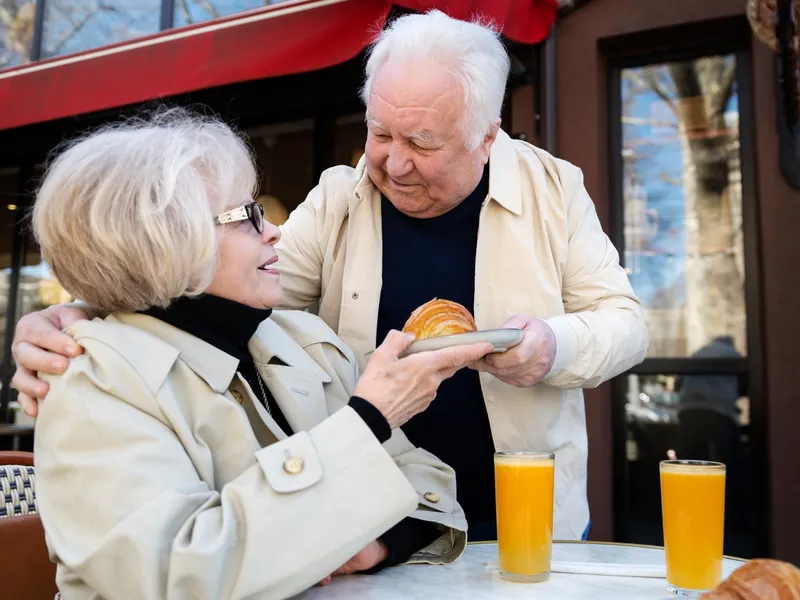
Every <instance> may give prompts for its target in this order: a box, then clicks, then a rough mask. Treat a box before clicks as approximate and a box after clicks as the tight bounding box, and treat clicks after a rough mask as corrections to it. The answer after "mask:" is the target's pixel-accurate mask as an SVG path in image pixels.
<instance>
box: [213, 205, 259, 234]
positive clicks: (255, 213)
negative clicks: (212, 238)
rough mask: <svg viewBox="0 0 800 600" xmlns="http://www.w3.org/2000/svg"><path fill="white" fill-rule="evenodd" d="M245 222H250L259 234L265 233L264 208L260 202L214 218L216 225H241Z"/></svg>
mask: <svg viewBox="0 0 800 600" xmlns="http://www.w3.org/2000/svg"><path fill="white" fill-rule="evenodd" d="M245 220H249V221H250V222H251V223H252V224H253V227H255V229H256V231H257V232H258V233H264V207H263V206H261V205H260V204H259V203H258V202H251V203H250V204H245V205H244V206H239V207H238V208H234V209H233V210H229V211H226V212H224V213H222V214H220V215H217V216H216V217H214V223H215V224H216V225H225V224H227V223H239V222H241V221H245Z"/></svg>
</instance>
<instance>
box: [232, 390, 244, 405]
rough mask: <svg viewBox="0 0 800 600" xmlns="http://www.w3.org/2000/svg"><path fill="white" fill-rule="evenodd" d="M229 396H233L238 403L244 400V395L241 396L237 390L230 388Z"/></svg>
mask: <svg viewBox="0 0 800 600" xmlns="http://www.w3.org/2000/svg"><path fill="white" fill-rule="evenodd" d="M231 396H233V399H234V400H236V401H237V402H238V403H239V404H241V403H242V402H244V397H243V396H242V393H241V392H240V391H239V390H231Z"/></svg>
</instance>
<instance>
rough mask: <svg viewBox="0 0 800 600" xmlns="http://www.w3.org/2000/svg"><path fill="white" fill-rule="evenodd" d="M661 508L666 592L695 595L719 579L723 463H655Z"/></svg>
mask: <svg viewBox="0 0 800 600" xmlns="http://www.w3.org/2000/svg"><path fill="white" fill-rule="evenodd" d="M661 511H662V515H663V518H664V550H665V552H666V557H667V590H669V591H670V592H671V593H672V594H674V595H676V596H700V595H702V594H703V593H705V592H707V591H708V590H711V589H713V588H714V587H716V586H717V584H719V582H720V580H721V579H722V543H723V538H724V525H725V465H723V464H722V463H718V462H708V461H703V460H666V461H663V462H662V463H661Z"/></svg>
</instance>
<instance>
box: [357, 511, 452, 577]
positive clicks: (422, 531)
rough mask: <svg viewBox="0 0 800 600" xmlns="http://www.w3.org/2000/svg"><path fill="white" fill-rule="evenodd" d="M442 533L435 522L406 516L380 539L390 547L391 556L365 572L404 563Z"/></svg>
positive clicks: (373, 571)
mask: <svg viewBox="0 0 800 600" xmlns="http://www.w3.org/2000/svg"><path fill="white" fill-rule="evenodd" d="M441 535H442V533H441V532H440V531H439V528H438V527H437V526H436V525H434V524H433V523H429V522H427V521H420V520H418V519H413V518H411V517H406V518H405V519H403V520H402V521H400V522H399V523H398V524H397V525H395V526H394V527H392V528H391V529H390V530H389V531H387V532H386V533H384V534H383V535H382V536H381V537H379V538H378V539H379V540H380V541H382V542H383V543H384V544H386V547H387V548H388V549H389V558H387V559H386V560H385V561H383V562H382V563H380V564H378V565H375V566H374V567H372V568H371V569H369V570H367V571H363V573H365V574H372V573H377V572H378V571H380V570H381V569H385V568H386V567H392V566H394V565H399V564H402V563H404V562H406V561H408V559H409V558H411V556H412V555H413V554H414V553H415V552H419V551H420V550H422V549H423V548H426V547H428V546H430V545H431V544H432V543H433V542H435V541H436V540H437V539H438V538H439V537H441Z"/></svg>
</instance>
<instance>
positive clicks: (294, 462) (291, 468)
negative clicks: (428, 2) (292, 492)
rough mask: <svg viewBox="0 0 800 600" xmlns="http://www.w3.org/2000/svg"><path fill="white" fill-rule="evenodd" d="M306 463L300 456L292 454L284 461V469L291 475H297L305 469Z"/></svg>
mask: <svg viewBox="0 0 800 600" xmlns="http://www.w3.org/2000/svg"><path fill="white" fill-rule="evenodd" d="M304 466H305V463H304V462H303V459H302V458H300V457H299V456H292V457H291V458H287V459H286V460H285V461H283V470H284V471H286V472H287V473H288V474H289V475H297V474H298V473H300V472H301V471H302V470H303V467H304Z"/></svg>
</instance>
